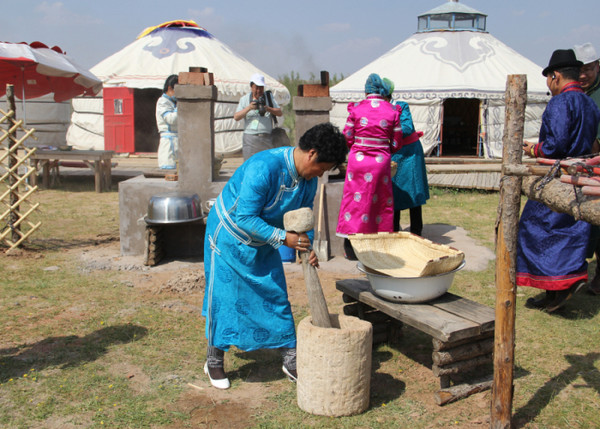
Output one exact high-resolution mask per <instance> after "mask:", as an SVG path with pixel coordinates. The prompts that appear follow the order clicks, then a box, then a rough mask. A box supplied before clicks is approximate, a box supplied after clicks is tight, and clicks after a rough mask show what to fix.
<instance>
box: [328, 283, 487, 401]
mask: <svg viewBox="0 0 600 429" xmlns="http://www.w3.org/2000/svg"><path fill="white" fill-rule="evenodd" d="M336 288H337V289H338V290H339V291H341V292H343V293H344V296H343V298H344V302H346V303H347V305H346V306H345V307H344V313H345V314H349V315H356V316H358V317H359V318H361V319H364V320H369V321H370V322H371V323H373V324H374V327H373V330H374V332H375V331H376V329H375V323H379V322H381V321H382V320H383V321H385V318H382V317H380V316H385V315H387V316H389V318H391V319H393V321H399V322H402V323H404V324H407V325H409V326H412V327H413V328H415V329H417V330H419V331H421V332H424V333H426V334H427V335H429V336H431V337H432V341H433V355H432V360H433V365H432V371H433V373H434V375H435V376H436V377H439V378H440V390H439V391H438V392H437V393H436V395H435V399H436V402H437V403H438V404H439V405H444V404H446V403H448V402H452V401H454V400H456V399H460V398H464V397H466V396H469V395H471V394H473V393H476V392H480V391H482V390H485V389H489V388H490V387H491V376H490V377H487V378H486V380H485V381H482V382H477V383H473V384H461V385H455V386H452V387H451V386H450V383H451V381H452V378H455V377H456V378H463V376H464V374H465V373H468V372H469V371H471V370H472V369H474V368H477V367H481V366H482V365H488V366H489V365H490V364H491V363H492V353H493V350H494V319H495V312H494V309H492V308H490V307H488V306H486V305H482V304H479V303H477V302H475V301H471V300H469V299H466V298H462V297H460V296H458V295H454V294H452V293H446V294H444V295H442V296H441V297H439V298H437V299H435V300H432V301H428V302H425V303H420V304H401V303H396V302H391V301H386V300H384V299H382V298H379V297H378V296H377V295H375V294H374V293H373V292H372V289H371V286H370V284H369V281H368V280H366V279H349V280H338V281H336ZM382 313H383V314H382ZM378 316H379V317H378ZM389 318H388V320H389ZM379 331H380V332H381V330H379ZM374 338H375V334H374Z"/></svg>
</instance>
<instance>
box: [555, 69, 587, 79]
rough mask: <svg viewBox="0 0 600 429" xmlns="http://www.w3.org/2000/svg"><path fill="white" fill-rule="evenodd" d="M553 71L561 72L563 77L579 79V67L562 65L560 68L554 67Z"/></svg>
mask: <svg viewBox="0 0 600 429" xmlns="http://www.w3.org/2000/svg"><path fill="white" fill-rule="evenodd" d="M555 71H557V72H559V73H560V74H562V75H563V77H564V78H565V79H570V80H579V73H580V72H581V69H580V68H579V67H563V68H561V69H556V70H555Z"/></svg>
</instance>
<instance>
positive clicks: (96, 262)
mask: <svg viewBox="0 0 600 429" xmlns="http://www.w3.org/2000/svg"><path fill="white" fill-rule="evenodd" d="M425 233H426V235H427V238H429V239H431V240H433V241H436V242H439V243H444V244H449V245H451V246H453V247H455V248H458V249H460V250H463V251H464V252H465V255H466V260H467V266H466V267H465V269H466V270H482V269H485V268H486V267H487V264H488V262H489V261H490V260H491V259H493V258H494V254H493V252H491V251H489V249H487V248H484V247H482V246H478V245H477V244H476V243H475V241H474V240H472V239H471V238H470V237H468V235H467V234H466V232H464V230H463V229H462V228H458V227H453V226H448V225H426V228H425ZM73 251H76V252H77V254H78V255H80V257H81V259H82V261H83V268H82V269H83V271H84V272H93V271H98V270H112V271H120V272H121V275H119V280H117V282H118V283H119V285H120V286H122V287H132V288H136V289H139V291H140V294H142V295H144V296H152V295H154V296H155V297H156V296H157V295H160V297H161V300H160V302H159V305H160V306H161V308H163V309H164V310H165V311H176V312H190V313H196V314H198V315H200V313H201V306H202V303H201V300H202V296H203V291H204V287H205V279H204V264H203V262H202V261H201V260H197V259H188V260H164V261H162V262H161V263H160V264H159V265H156V266H154V267H148V266H145V265H143V257H142V256H120V255H119V243H118V242H104V243H99V244H97V245H94V246H89V247H85V248H78V249H73ZM31 256H32V257H35V256H34V255H31ZM284 270H285V274H286V280H287V283H288V295H289V299H290V302H291V303H292V307H293V308H294V311H296V309H298V308H304V309H306V308H307V307H308V300H307V296H306V285H305V282H304V275H303V272H302V265H301V264H299V263H291V264H285V265H284ZM318 274H319V279H320V282H321V286H322V288H323V293H324V295H325V298H326V300H327V303H328V306H329V311H330V312H331V313H340V312H341V307H342V305H343V303H342V298H341V294H340V293H339V291H337V290H336V287H335V282H336V281H337V280H342V279H347V278H353V277H362V274H361V273H360V272H359V271H358V269H357V268H356V262H353V261H348V260H346V259H344V258H341V257H335V258H332V259H331V260H329V261H326V262H321V267H320V268H319V270H318ZM196 297H197V299H196ZM81 310H82V309H79V308H73V309H70V311H71V312H74V313H77V312H80V311H81ZM131 311H135V309H134V308H133V309H131ZM413 341H414V340H413ZM423 344H426V345H425V346H423V345H422V344H417V345H415V344H412V345H410V344H409V345H406V343H404V342H403V340H401V343H399V344H397V345H394V346H393V347H394V348H397V349H398V350H399V351H400V356H401V358H399V359H396V358H391V356H392V354H391V353H390V352H389V351H379V350H378V351H375V350H374V362H375V355H377V361H378V362H379V363H378V366H377V367H374V368H373V376H372V380H371V383H372V384H371V405H370V408H371V409H373V408H377V407H385V406H386V404H387V403H390V402H391V401H394V400H396V399H397V398H399V397H400V396H402V397H405V398H406V399H407V400H411V401H417V402H418V403H420V404H422V405H421V407H422V409H420V410H419V411H416V413H417V414H419V415H422V414H423V413H427V414H428V415H431V417H432V420H431V421H432V422H435V421H437V422H439V424H442V425H443V424H445V423H448V422H450V424H452V425H454V424H456V423H454V420H453V419H452V417H451V416H456V415H461V413H462V411H465V412H466V411H467V410H473V409H478V410H479V409H480V410H481V413H475V415H476V416H477V415H480V416H481V417H480V418H474V419H472V420H470V421H464V420H461V422H460V424H461V427H465V428H475V427H477V428H479V427H484V426H488V425H489V416H488V407H489V400H490V396H489V392H488V393H484V394H480V395H474V396H472V397H470V398H468V399H465V400H463V401H460V403H459V404H453V405H452V407H448V406H447V407H438V406H437V405H436V404H435V401H434V397H433V392H435V390H436V389H437V386H439V384H438V383H439V381H438V379H437V377H435V376H434V375H433V374H432V372H431V345H430V344H431V343H430V340H429V339H427V341H426V343H423ZM405 349H406V350H405ZM421 349H422V350H421ZM404 352H406V353H404ZM414 359H416V360H414ZM271 368H272V366H271ZM399 368H400V369H399ZM111 372H114V373H115V374H118V375H119V376H123V377H127V378H128V380H129V381H130V383H131V387H132V389H133V390H134V391H138V392H141V391H143V390H144V387H145V386H147V385H148V383H150V379H149V377H148V376H147V375H146V374H144V373H143V371H141V369H140V368H137V367H135V366H132V365H130V364H127V363H122V364H120V365H117V366H114V367H113V368H111ZM268 372H269V369H268V368H267V366H265V365H256V367H253V368H252V370H251V371H249V372H248V373H247V374H246V375H244V376H241V374H242V373H243V371H240V370H238V371H236V372H235V373H231V374H230V379H231V381H232V388H231V389H229V390H225V391H223V390H218V389H214V388H212V386H211V385H210V382H209V380H208V379H207V378H206V377H205V376H204V375H203V374H199V375H198V376H197V378H195V379H194V380H192V381H191V382H190V383H189V384H187V389H186V390H185V391H184V392H183V393H182V394H181V396H180V397H179V399H178V400H177V402H176V403H174V404H173V405H172V409H173V410H175V411H178V412H181V413H184V414H186V415H187V416H188V418H189V420H188V421H187V422H186V424H187V425H189V426H190V427H197V428H209V427H229V428H245V427H247V426H248V423H249V422H251V421H252V420H253V416H255V415H256V414H257V410H259V409H260V410H261V411H265V410H269V409H274V408H275V407H276V406H277V404H276V403H275V402H274V399H271V398H273V395H275V394H277V393H278V392H281V391H283V390H285V389H289V385H288V384H287V383H289V381H288V380H287V379H286V378H284V377H282V376H280V374H278V375H274V374H270V373H268ZM271 372H272V370H271ZM418 417H419V416H418V415H415V418H418ZM180 425H181V422H178V423H175V424H173V425H171V426H170V427H172V428H175V427H180Z"/></svg>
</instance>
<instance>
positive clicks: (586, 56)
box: [573, 43, 600, 64]
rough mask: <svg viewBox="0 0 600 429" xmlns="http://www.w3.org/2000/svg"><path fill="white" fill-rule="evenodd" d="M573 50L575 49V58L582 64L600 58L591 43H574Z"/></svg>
mask: <svg viewBox="0 0 600 429" xmlns="http://www.w3.org/2000/svg"><path fill="white" fill-rule="evenodd" d="M573 51H575V56H576V57H577V59H578V60H579V61H581V62H582V63H583V64H589V63H593V62H594V61H598V59H599V58H600V56H598V54H597V53H596V50H595V49H594V47H593V46H592V44H591V43H584V44H583V45H575V46H573Z"/></svg>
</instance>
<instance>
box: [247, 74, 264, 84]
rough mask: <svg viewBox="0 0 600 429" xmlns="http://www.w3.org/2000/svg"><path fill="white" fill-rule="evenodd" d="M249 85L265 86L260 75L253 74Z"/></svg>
mask: <svg viewBox="0 0 600 429" xmlns="http://www.w3.org/2000/svg"><path fill="white" fill-rule="evenodd" d="M250 83H253V84H254V85H256V86H265V77H264V76H263V75H262V74H259V73H254V74H253V75H252V77H251V78H250Z"/></svg>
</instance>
